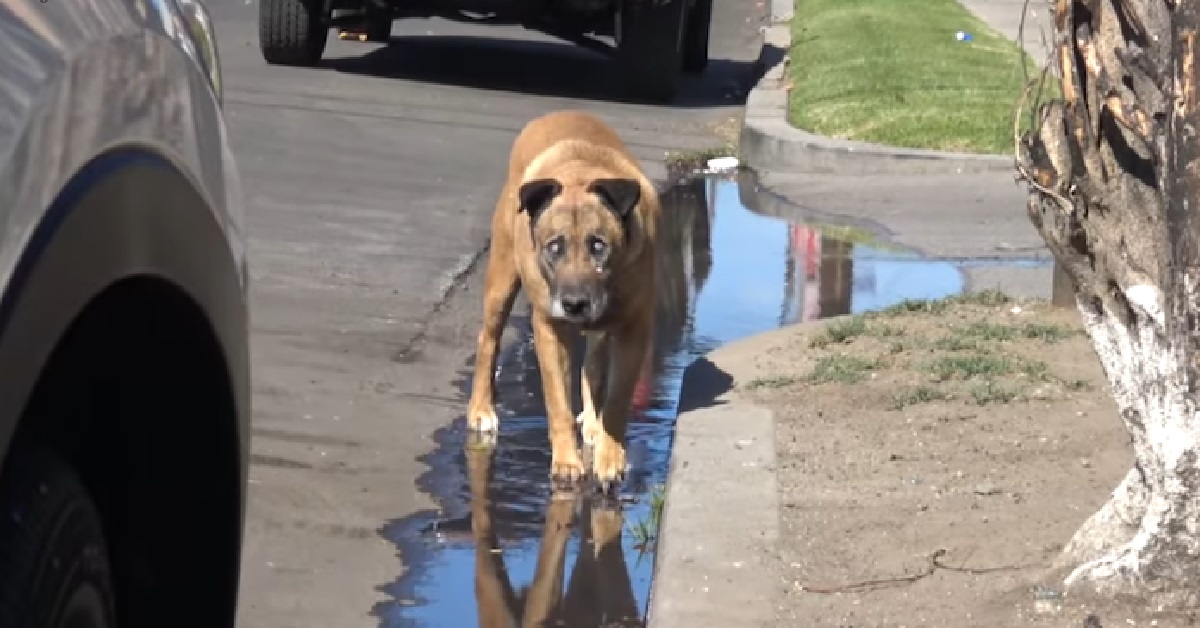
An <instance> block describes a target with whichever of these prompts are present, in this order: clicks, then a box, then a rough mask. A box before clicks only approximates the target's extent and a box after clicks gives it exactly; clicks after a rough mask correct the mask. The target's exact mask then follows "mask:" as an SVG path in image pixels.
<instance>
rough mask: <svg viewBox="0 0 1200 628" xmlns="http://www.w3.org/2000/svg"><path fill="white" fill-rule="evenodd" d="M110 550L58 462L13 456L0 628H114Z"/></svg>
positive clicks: (1, 529)
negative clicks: (2, 627) (3, 627)
mask: <svg viewBox="0 0 1200 628" xmlns="http://www.w3.org/2000/svg"><path fill="white" fill-rule="evenodd" d="M115 612H116V611H115V603H114V598H113V586H112V573H111V570H110V568H109V560H108V547H107V544H106V543H105V540H104V528H103V525H102V524H101V520H100V515H99V513H98V511H97V509H96V506H95V504H94V503H93V502H92V499H91V497H90V496H89V495H88V491H87V489H85V488H84V486H83V484H82V482H80V480H79V478H78V477H77V476H76V474H75V472H74V470H73V469H72V468H71V465H69V464H68V463H67V462H66V461H65V460H63V459H62V458H61V457H59V456H57V455H55V454H53V453H51V452H49V451H46V450H40V449H39V450H33V451H29V452H24V451H14V452H12V454H11V455H10V458H9V461H8V462H7V463H6V466H5V469H4V471H3V477H2V478H0V626H5V627H6V628H115V627H116V616H115Z"/></svg>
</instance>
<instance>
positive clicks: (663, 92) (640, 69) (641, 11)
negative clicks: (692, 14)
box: [616, 0, 687, 103]
mask: <svg viewBox="0 0 1200 628" xmlns="http://www.w3.org/2000/svg"><path fill="white" fill-rule="evenodd" d="M686 5H687V1H686V0H665V1H663V0H624V1H623V2H621V7H620V10H619V11H618V14H617V37H616V39H617V60H618V62H619V63H620V64H621V71H622V73H623V75H624V79H625V82H626V85H627V86H628V87H629V89H630V91H631V92H632V93H633V95H634V96H636V97H638V98H643V99H646V100H650V101H654V102H660V103H667V102H670V101H671V100H672V99H674V98H675V94H676V93H677V92H678V91H679V75H680V68H681V64H682V53H683V50H682V48H683V26H684V15H685V10H686V8H687V6H686Z"/></svg>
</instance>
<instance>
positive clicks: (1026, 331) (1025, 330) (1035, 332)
mask: <svg viewBox="0 0 1200 628" xmlns="http://www.w3.org/2000/svg"><path fill="white" fill-rule="evenodd" d="M1078 333H1080V332H1079V331H1078V330H1074V329H1068V328H1066V327H1063V326H1062V325H1050V324H1046V323H1026V324H1025V326H1024V327H1022V328H1021V335H1022V336H1024V337H1026V338H1030V339H1032V340H1041V341H1042V342H1045V343H1049V344H1053V343H1056V342H1059V341H1062V340H1066V339H1067V338H1070V337H1072V336H1074V335H1076V334H1078Z"/></svg>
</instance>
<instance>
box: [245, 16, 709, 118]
mask: <svg viewBox="0 0 1200 628" xmlns="http://www.w3.org/2000/svg"><path fill="white" fill-rule="evenodd" d="M712 11H713V0H259V17H258V26H259V44H260V46H261V50H262V55H263V58H264V59H266V61H267V62H268V63H271V64H274V65H292V66H315V65H317V64H319V63H320V61H321V56H322V55H323V54H324V52H325V44H326V41H327V39H328V36H329V30H330V29H332V28H355V29H361V32H362V33H364V35H365V37H364V39H366V40H367V41H375V42H386V41H388V40H389V39H390V37H391V32H392V23H393V21H394V20H396V19H403V18H412V17H417V18H420V17H445V18H448V19H454V20H459V21H462V20H469V21H473V22H485V23H498V24H518V25H520V26H523V27H525V28H528V29H531V30H536V31H540V32H543V33H547V34H550V35H553V36H555V37H558V38H560V39H563V40H566V41H570V42H572V43H576V44H579V45H582V46H586V47H588V48H590V49H594V50H598V51H601V52H604V53H607V54H610V55H611V56H612V57H613V59H614V61H615V62H616V63H617V64H618V67H619V68H620V72H621V76H622V77H623V79H624V83H625V86H626V87H627V88H628V91H629V92H630V95H631V96H633V97H635V98H638V99H642V100H647V101H651V102H657V103H666V102H670V101H671V100H672V99H674V97H675V95H676V93H677V92H678V90H679V82H680V78H681V75H682V74H685V73H686V74H700V73H702V72H703V71H704V69H705V67H707V65H708V40H709V30H710V26H711V23H712ZM606 37H608V38H611V40H612V41H613V44H612V45H609V44H607V43H606V42H605V41H604V40H603V39H602V38H606Z"/></svg>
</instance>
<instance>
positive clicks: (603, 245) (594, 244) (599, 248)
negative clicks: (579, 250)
mask: <svg viewBox="0 0 1200 628" xmlns="http://www.w3.org/2000/svg"><path fill="white" fill-rule="evenodd" d="M588 248H590V249H591V250H592V255H601V254H603V253H604V251H606V250H607V249H608V243H607V242H605V241H604V240H601V239H600V238H596V237H592V238H588Z"/></svg>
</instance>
